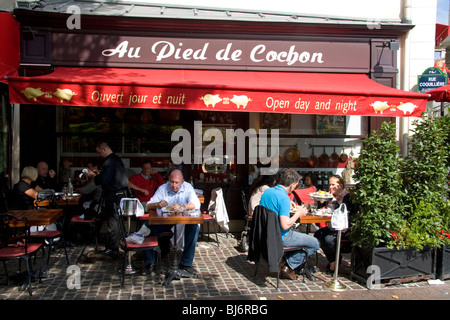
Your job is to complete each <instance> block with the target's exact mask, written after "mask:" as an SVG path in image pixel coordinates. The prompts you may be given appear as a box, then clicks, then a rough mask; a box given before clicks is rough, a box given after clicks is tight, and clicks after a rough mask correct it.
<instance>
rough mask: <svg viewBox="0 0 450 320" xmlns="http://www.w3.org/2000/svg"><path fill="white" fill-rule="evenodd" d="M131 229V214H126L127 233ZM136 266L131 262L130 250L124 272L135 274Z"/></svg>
mask: <svg viewBox="0 0 450 320" xmlns="http://www.w3.org/2000/svg"><path fill="white" fill-rule="evenodd" d="M130 230H131V216H130V215H129V216H128V235H130ZM138 271H139V270H137V269H136V268H134V267H133V265H132V264H131V251H129V252H128V265H127V266H126V267H125V274H135V273H136V272H138Z"/></svg>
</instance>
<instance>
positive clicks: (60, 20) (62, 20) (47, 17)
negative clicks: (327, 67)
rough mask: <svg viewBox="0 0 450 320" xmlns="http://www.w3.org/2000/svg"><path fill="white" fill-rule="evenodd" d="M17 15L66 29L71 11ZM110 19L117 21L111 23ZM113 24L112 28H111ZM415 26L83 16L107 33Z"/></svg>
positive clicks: (332, 31)
mask: <svg viewBox="0 0 450 320" xmlns="http://www.w3.org/2000/svg"><path fill="white" fill-rule="evenodd" d="M14 16H15V18H16V19H17V20H18V21H19V22H20V23H21V24H22V25H26V26H32V27H41V26H45V27H48V28H52V29H60V30H67V26H66V21H67V18H68V17H69V14H62V13H52V12H39V11H32V10H26V9H16V10H14ZM111 21H114V23H113V24H111ZM112 27H113V28H112ZM413 27H414V26H413V25H410V24H386V25H382V26H381V28H375V29H370V28H368V27H367V25H364V24H360V25H355V24H322V23H292V22H250V21H226V20H196V19H172V18H144V17H119V16H114V17H113V16H99V15H98V16H96V15H83V16H82V21H81V30H84V31H88V30H90V31H92V30H95V31H97V32H99V31H100V32H104V31H107V30H111V29H114V30H115V31H119V30H122V31H127V32H136V30H139V31H140V32H158V33H170V34H177V33H178V34H183V33H184V34H189V35H190V36H192V34H193V33H197V34H224V33H226V34H228V35H241V34H252V35H260V36H264V37H265V38H266V39H267V38H270V37H271V36H275V35H276V36H286V35H303V36H304V35H307V36H310V37H314V36H333V37H334V36H336V37H355V36H361V37H370V38H378V37H389V38H390V37H400V36H402V35H403V34H405V33H406V32H408V31H409V30H410V29H412V28H413Z"/></svg>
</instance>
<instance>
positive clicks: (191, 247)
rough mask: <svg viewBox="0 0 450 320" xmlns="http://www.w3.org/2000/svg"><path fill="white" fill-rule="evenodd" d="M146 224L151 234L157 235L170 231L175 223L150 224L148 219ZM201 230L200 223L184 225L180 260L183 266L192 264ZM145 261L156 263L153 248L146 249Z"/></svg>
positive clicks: (146, 262)
mask: <svg viewBox="0 0 450 320" xmlns="http://www.w3.org/2000/svg"><path fill="white" fill-rule="evenodd" d="M145 225H146V226H147V227H148V228H149V229H150V236H157V235H158V234H160V233H161V232H167V231H170V229H171V228H172V227H173V225H148V222H147V221H146V222H145ZM199 230H200V227H199V225H198V224H187V225H185V227H184V250H183V254H182V255H181V261H180V264H182V265H183V266H187V267H191V266H192V262H193V261H194V255H195V246H196V245H197V239H198V233H199ZM144 263H145V264H151V263H155V252H154V251H153V250H145V251H144Z"/></svg>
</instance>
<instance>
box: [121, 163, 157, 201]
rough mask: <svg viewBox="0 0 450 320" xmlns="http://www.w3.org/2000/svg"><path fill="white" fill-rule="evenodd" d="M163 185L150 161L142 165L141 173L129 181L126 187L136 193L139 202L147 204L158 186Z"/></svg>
mask: <svg viewBox="0 0 450 320" xmlns="http://www.w3.org/2000/svg"><path fill="white" fill-rule="evenodd" d="M162 184H164V179H163V177H162V176H161V175H160V174H159V173H158V172H156V170H155V169H154V168H152V164H151V163H150V161H145V162H144V163H143V164H142V172H141V173H138V174H135V175H133V176H132V177H131V178H130V179H129V183H128V187H129V188H130V189H133V190H134V191H135V192H136V197H137V198H138V199H139V201H141V202H148V201H149V200H150V198H151V197H152V196H153V194H154V193H155V191H156V189H158V187H159V186H160V185H162Z"/></svg>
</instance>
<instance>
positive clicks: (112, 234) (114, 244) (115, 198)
mask: <svg viewBox="0 0 450 320" xmlns="http://www.w3.org/2000/svg"><path fill="white" fill-rule="evenodd" d="M125 197H127V194H126V191H117V192H112V191H111V192H104V193H103V199H104V204H105V207H104V211H103V212H102V218H101V219H102V220H103V221H104V220H106V223H107V225H108V233H109V239H108V241H107V242H106V244H105V247H106V249H110V250H118V249H119V241H120V231H119V225H118V221H117V216H118V215H117V209H118V208H119V205H120V200H121V199H122V198H125Z"/></svg>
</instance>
